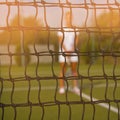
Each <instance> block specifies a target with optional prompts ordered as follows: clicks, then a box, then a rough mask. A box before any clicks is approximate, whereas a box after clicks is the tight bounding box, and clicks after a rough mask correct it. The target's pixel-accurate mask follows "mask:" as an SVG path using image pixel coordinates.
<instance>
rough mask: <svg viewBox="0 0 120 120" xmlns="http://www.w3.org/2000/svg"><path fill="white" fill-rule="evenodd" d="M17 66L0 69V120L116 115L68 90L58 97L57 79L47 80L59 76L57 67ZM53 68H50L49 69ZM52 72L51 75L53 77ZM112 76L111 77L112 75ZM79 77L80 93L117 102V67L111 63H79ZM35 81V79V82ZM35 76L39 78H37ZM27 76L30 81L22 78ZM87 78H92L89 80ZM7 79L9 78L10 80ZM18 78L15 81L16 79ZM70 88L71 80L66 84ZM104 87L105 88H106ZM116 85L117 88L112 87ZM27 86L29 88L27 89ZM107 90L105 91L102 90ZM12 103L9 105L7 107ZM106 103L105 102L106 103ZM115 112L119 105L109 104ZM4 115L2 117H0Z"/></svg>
mask: <svg viewBox="0 0 120 120" xmlns="http://www.w3.org/2000/svg"><path fill="white" fill-rule="evenodd" d="M36 67H37V66H36V65H28V66H25V67H18V66H1V69H0V75H1V78H3V79H1V81H0V88H3V89H1V90H2V91H1V93H0V103H3V104H4V105H6V106H4V107H0V120H1V119H2V115H3V117H4V120H8V119H9V120H13V119H14V118H16V120H27V119H29V118H30V119H31V120H40V119H42V118H43V119H44V120H57V119H58V117H59V119H60V120H68V119H70V118H71V119H72V120H81V119H84V120H92V119H93V117H94V119H95V120H107V119H108V116H109V119H110V120H117V119H118V114H117V113H115V112H113V111H111V110H110V111H109V110H108V109H106V108H104V107H102V106H98V103H93V102H91V101H90V100H88V99H85V98H84V97H82V96H78V95H76V94H74V93H72V92H70V91H68V92H67V93H66V94H63V95H60V94H59V93H58V91H56V90H57V89H56V86H57V85H58V83H59V80H58V79H55V78H54V79H47V78H46V77H53V76H54V75H55V76H58V75H59V70H60V68H59V65H58V64H53V66H51V65H50V64H40V65H39V66H38V67H37V68H36ZM52 67H53V69H52ZM53 73H54V74H53ZM104 73H105V74H106V75H107V76H113V75H115V76H116V79H106V78H104V79H97V78H96V79H95V77H96V76H102V77H104ZM113 73H114V74H113ZM79 74H80V75H81V76H82V79H79V80H78V81H79V82H78V83H79V86H80V87H81V89H82V92H83V93H84V94H87V95H88V96H90V95H92V97H94V98H96V99H98V102H100V101H99V100H107V102H109V100H113V101H114V99H117V100H120V94H119V93H120V69H119V65H117V66H116V67H115V68H114V65H112V64H105V65H104V66H103V65H101V64H93V65H92V66H90V65H85V64H80V66H79ZM36 76H37V78H39V79H38V80H37V79H36ZM38 76H39V77H38ZM26 77H29V78H30V79H26ZM90 77H92V78H94V79H89V78H90ZM10 78H11V79H10ZM16 78H19V79H16ZM67 84H68V86H70V87H71V86H72V80H68V81H67ZM107 85H108V86H107ZM116 85H117V86H116ZM29 86H30V87H29ZM106 87H107V88H106ZM11 103H12V105H11ZM107 104H108V103H107ZM109 104H110V105H111V106H113V107H115V108H116V109H117V108H118V106H120V102H118V103H116V102H115V101H114V102H109ZM3 113H4V114H3Z"/></svg>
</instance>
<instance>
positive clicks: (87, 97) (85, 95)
mask: <svg viewBox="0 0 120 120" xmlns="http://www.w3.org/2000/svg"><path fill="white" fill-rule="evenodd" d="M113 85H114V84H111V85H110V86H111V87H112V86H113ZM104 86H105V84H101V85H95V86H94V87H95V88H100V87H104ZM110 86H109V87H110ZM117 86H119V87H120V84H118V85H117ZM28 89H29V88H27V87H18V88H15V89H14V90H15V91H26V90H27V91H28ZM41 89H42V90H55V89H56V88H55V86H46V87H42V88H41ZM30 90H33V91H34V90H39V87H36V86H35V87H31V89H30ZM3 91H4V92H9V91H12V88H3ZM69 91H71V92H72V90H71V89H69ZM75 94H76V95H78V96H80V94H79V93H78V94H77V93H75ZM82 97H83V98H85V99H87V100H89V101H91V98H90V96H89V95H87V94H85V93H82ZM92 100H93V101H98V99H96V98H94V97H92ZM97 105H99V106H101V107H104V108H106V109H109V105H108V104H107V103H98V104H97ZM110 110H111V111H112V112H114V113H117V114H118V109H117V108H116V107H114V106H111V105H110ZM119 115H120V113H119Z"/></svg>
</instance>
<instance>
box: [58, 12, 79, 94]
mask: <svg viewBox="0 0 120 120" xmlns="http://www.w3.org/2000/svg"><path fill="white" fill-rule="evenodd" d="M71 21H72V14H71V13H70V12H69V11H68V12H66V14H65V22H66V26H65V27H64V28H63V31H60V32H58V40H59V52H60V53H61V54H60V55H59V63H60V77H61V78H63V76H64V75H65V73H66V70H67V66H68V65H70V67H71V71H72V75H73V76H77V63H78V56H77V53H75V46H76V45H77V43H78V32H76V29H73V28H72V25H71ZM62 53H64V54H65V55H63V54H62ZM64 83H65V82H64V79H60V83H59V93H60V94H64V93H65V85H64ZM72 91H73V92H75V93H77V94H79V93H80V89H79V87H78V83H77V80H73V88H72Z"/></svg>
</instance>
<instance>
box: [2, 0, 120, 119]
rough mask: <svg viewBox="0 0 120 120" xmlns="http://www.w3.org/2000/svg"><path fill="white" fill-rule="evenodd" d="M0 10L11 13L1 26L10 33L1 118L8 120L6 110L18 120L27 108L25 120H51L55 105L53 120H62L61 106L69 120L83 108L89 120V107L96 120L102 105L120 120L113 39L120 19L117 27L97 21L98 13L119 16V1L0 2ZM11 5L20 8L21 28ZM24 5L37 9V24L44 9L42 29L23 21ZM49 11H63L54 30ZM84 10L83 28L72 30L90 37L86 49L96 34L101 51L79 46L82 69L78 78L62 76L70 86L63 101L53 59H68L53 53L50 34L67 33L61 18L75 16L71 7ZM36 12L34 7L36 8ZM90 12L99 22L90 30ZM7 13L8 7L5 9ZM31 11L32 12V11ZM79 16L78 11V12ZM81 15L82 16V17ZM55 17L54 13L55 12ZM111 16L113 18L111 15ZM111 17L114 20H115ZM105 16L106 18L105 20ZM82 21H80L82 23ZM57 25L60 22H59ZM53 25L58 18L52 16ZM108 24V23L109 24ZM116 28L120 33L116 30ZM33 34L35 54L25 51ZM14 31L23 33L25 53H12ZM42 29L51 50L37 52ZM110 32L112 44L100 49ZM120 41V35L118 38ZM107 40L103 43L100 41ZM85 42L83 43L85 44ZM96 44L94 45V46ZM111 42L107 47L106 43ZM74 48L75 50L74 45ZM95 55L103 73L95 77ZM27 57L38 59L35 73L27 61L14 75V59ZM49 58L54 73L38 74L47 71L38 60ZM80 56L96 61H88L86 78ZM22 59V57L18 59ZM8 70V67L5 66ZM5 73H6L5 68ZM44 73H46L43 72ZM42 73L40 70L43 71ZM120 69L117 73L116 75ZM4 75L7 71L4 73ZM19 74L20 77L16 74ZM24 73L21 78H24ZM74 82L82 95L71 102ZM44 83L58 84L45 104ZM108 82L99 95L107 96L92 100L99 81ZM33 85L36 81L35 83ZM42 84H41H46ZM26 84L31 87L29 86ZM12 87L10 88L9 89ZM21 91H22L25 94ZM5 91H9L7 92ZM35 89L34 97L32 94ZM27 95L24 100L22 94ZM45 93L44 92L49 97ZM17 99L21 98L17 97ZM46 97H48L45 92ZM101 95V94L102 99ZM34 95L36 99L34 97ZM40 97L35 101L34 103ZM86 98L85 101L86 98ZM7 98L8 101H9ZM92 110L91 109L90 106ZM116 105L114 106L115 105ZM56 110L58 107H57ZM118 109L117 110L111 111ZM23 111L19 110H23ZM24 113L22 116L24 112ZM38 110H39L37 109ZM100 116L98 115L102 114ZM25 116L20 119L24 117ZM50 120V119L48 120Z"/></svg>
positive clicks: (119, 56) (118, 57) (119, 77)
mask: <svg viewBox="0 0 120 120" xmlns="http://www.w3.org/2000/svg"><path fill="white" fill-rule="evenodd" d="M0 7H1V8H2V7H5V8H6V9H7V14H6V16H5V19H3V21H2V22H4V23H5V25H2V24H0V30H1V31H2V32H3V31H6V32H7V33H8V34H9V37H8V40H7V44H6V45H7V52H1V51H0V119H1V120H4V119H7V117H6V116H8V114H9V113H7V112H8V111H11V115H10V117H11V120H12V119H13V120H17V119H19V117H20V116H21V115H22V114H23V112H25V111H24V110H23V109H25V110H26V111H27V112H26V117H25V118H24V119H28V120H32V119H41V120H45V119H47V118H46V116H47V112H48V111H47V109H49V108H50V107H53V109H55V113H56V115H55V116H54V117H55V119H58V120H61V119H62V115H63V113H62V111H63V109H64V108H63V106H65V109H66V111H68V112H67V113H66V114H67V119H69V120H71V119H74V118H73V114H72V112H73V109H74V108H73V106H74V105H76V106H78V107H79V106H80V108H81V109H80V112H78V113H79V114H78V115H77V116H78V118H79V119H81V120H85V119H87V117H86V116H87V114H88V113H87V112H86V111H87V109H88V107H90V108H91V109H90V110H91V115H90V118H91V119H92V120H94V119H97V117H96V114H97V112H98V111H97V109H98V107H97V105H101V106H103V107H106V108H107V110H106V113H107V117H106V119H111V114H112V113H111V111H115V118H116V119H118V120H120V95H119V92H120V89H119V83H120V71H119V67H120V63H119V60H120V49H117V50H116V49H114V46H113V45H114V40H115V39H116V36H118V35H119V32H120V30H119V27H120V19H119V24H118V25H117V26H114V25H113V24H114V23H113V19H109V23H111V24H110V25H108V26H103V27H101V26H99V24H98V23H97V11H99V10H108V11H111V12H113V11H117V12H118V14H119V15H120V2H119V1H118V0H113V1H110V0H106V2H104V3H102V2H101V3H97V0H89V1H88V0H84V1H79V2H78V1H76V2H75V1H74V2H73V1H69V0H64V1H62V0H55V2H53V1H49V2H48V0H30V1H27V0H21V1H19V0H15V1H12V0H1V1H0ZM12 7H16V10H17V17H18V24H17V25H15V26H14V25H11V24H10V19H11V11H12ZM21 7H32V8H34V19H35V20H36V19H37V18H38V17H39V14H40V10H39V9H40V8H41V9H42V11H43V13H42V14H43V16H42V17H43V21H44V25H43V26H39V25H36V24H34V25H33V26H25V25H24V24H23V23H22V21H21V15H20V14H22V13H21V11H20V10H21ZM49 8H57V9H59V10H60V12H58V13H59V15H58V17H60V20H59V25H58V26H52V25H50V24H49V22H48V21H49V20H48V14H50V13H48V11H49V10H48V9H49ZM76 8H78V9H82V10H85V11H86V15H85V16H86V17H85V19H84V25H83V26H81V25H73V24H72V28H73V29H74V30H76V29H77V30H76V31H75V32H80V33H85V34H86V35H87V40H86V46H87V47H88V46H89V44H90V41H91V39H90V38H91V37H92V36H93V34H97V39H98V41H97V44H98V45H97V47H98V49H95V48H91V49H92V50H90V51H89V50H88V51H82V50H81V48H79V47H78V48H76V49H75V53H76V54H77V56H78V61H79V62H78V65H77V74H78V75H77V76H73V75H72V76H71V75H70V76H66V75H64V76H63V77H62V78H63V79H64V80H65V84H66V93H65V94H64V95H62V97H63V98H64V100H61V98H59V97H60V96H61V95H60V96H59V93H58V89H59V80H60V79H61V77H60V76H59V74H57V72H56V69H55V56H59V55H61V54H62V55H63V56H64V57H65V58H66V56H67V54H66V53H64V52H59V51H58V50H53V49H51V47H50V44H51V43H50V42H51V41H50V40H51V39H50V37H51V32H59V31H61V32H62V33H63V32H64V28H65V27H63V25H64V22H63V17H64V12H65V10H64V9H69V10H70V11H71V12H73V11H74V10H73V9H76ZM32 10H33V9H32ZM90 10H92V11H93V21H95V24H94V25H92V26H90V25H88V21H91V19H89V14H90ZM3 11H4V9H3ZM30 12H31V10H30ZM78 13H79V11H78ZM79 14H80V13H79ZM51 15H52V13H51ZM112 15H113V14H112ZM112 15H111V16H112ZM103 18H104V17H103ZM80 19H81V18H79V20H80ZM55 20H56V21H57V19H55ZM53 21H54V18H53ZM106 24H107V23H106ZM115 29H116V30H115ZM30 30H31V31H32V32H33V34H34V40H33V42H32V48H33V51H34V52H30V53H27V52H26V49H25V31H30ZM13 31H20V35H21V36H22V41H21V43H20V44H21V47H22V48H23V49H21V50H22V51H21V53H14V52H12V50H11V44H12V37H13V36H14V35H13V33H12V32H13ZM38 31H42V32H47V44H46V45H45V46H47V50H40V51H39V50H38V48H37V43H36V42H37V41H36V38H37V35H38V34H37V32H38ZM104 33H106V34H109V35H111V36H112V37H111V39H112V42H111V44H110V50H108V51H107V50H105V49H106V48H105V49H104V48H102V47H103V46H102V47H101V44H102V43H101V39H102V37H103V36H102V35H103V34H104ZM118 37H119V36H118ZM3 41H4V40H3ZM102 42H103V41H102ZM81 44H82V43H81ZM93 44H95V43H93ZM107 44H108V43H107ZM93 46H94V45H93ZM75 47H76V46H75ZM96 54H97V57H98V58H99V59H100V65H101V66H100V69H101V71H102V72H101V73H102V74H99V73H97V71H98V72H99V70H98V69H99V68H96V70H95V71H96V73H95V74H94V73H92V70H93V67H94V65H95V63H94V59H95V56H96ZM27 55H29V56H35V58H36V63H35V64H34V65H33V69H30V68H29V64H27V63H26V62H25V61H23V64H24V65H23V66H22V67H19V66H18V67H19V69H21V71H22V73H18V74H17V73H16V72H17V69H18V68H16V67H15V65H14V64H13V59H14V57H15V56H23V57H26V56H27ZM4 56H7V57H8V61H9V65H7V66H4V65H3V64H2V62H3V61H2V57H4ZM46 56H48V57H49V58H50V59H51V60H50V66H49V65H48V67H50V71H49V72H50V73H51V74H47V73H44V75H41V74H40V69H43V68H44V67H43V68H42V67H41V64H40V60H41V58H42V57H46ZM81 57H83V58H84V57H85V58H86V57H89V58H92V59H93V60H91V62H89V63H88V65H87V67H86V69H85V74H84V73H83V72H82V68H81V64H82V63H81ZM107 57H108V58H110V59H112V63H111V64H112V67H111V69H110V71H112V72H111V74H108V71H107V70H108V69H106V58H107ZM19 59H20V58H19ZM110 59H107V62H109V60H110ZM5 67H6V68H5ZM4 69H6V71H5V70H4ZM29 70H30V71H32V72H33V75H31V74H29ZM43 70H44V69H43ZM41 71H42V70H41ZM116 71H118V73H116ZM4 72H5V73H4ZM14 74H17V75H14ZM20 75H21V76H20ZM73 79H76V80H78V82H79V84H80V95H78V98H77V99H75V100H74V99H70V95H69V91H70V90H71V89H70V88H69V87H70V85H69V84H70V83H69V81H72V80H73ZM44 81H47V82H48V83H49V82H50V81H54V83H55V86H54V87H53V88H51V89H52V90H54V92H53V93H52V95H51V96H50V95H49V98H52V99H48V100H46V99H45V98H46V97H48V96H45V97H44V99H45V101H44V100H43V98H42V96H43V94H44V92H43V86H42V85H43V84H46V83H44ZM85 81H87V82H88V83H89V85H88V84H87V83H86V84H87V85H86V86H84V84H85V83H84V82H85ZM96 81H98V82H101V81H102V82H104V83H105V88H104V93H101V94H102V95H103V97H100V98H98V99H95V98H94V92H95V86H94V84H95V82H96ZM34 82H35V83H34ZM42 82H43V83H42ZM110 82H112V83H113V86H112V90H111V91H112V92H110ZM19 84H20V85H21V86H22V87H21V88H17V86H18V87H19V86H20V85H19ZM34 84H35V85H37V87H34ZM25 86H27V88H26V87H25ZM8 87H9V89H8ZM49 88H50V87H49V86H47V85H46V88H45V89H47V90H46V91H47V92H49ZM85 88H88V94H89V95H88V96H85V94H84V93H83V91H84V89H85ZM22 90H23V91H22ZM6 91H9V92H8V93H7V92H6ZM32 91H33V92H34V91H36V92H35V93H33V92H32ZM109 92H110V93H111V94H112V95H111V96H112V97H109V94H110V93H109ZM23 93H24V94H25V96H24V95H23ZM45 94H46V93H45ZM17 95H18V96H17ZM46 95H47V94H46ZM102 95H101V96H102ZM22 96H23V97H24V98H23V100H16V98H15V97H18V99H20V98H22ZM31 96H33V98H32V97H31ZM34 98H35V99H37V100H36V101H35V100H34ZM86 99H87V100H86ZM7 100H8V101H7ZM87 106H88V107H87ZM113 106H115V107H113ZM54 107H55V108H54ZM112 108H113V109H115V110H113V109H112ZM20 109H21V110H20ZM35 109H38V112H37V113H38V117H37V118H33V114H35ZM22 110H23V112H22ZM36 111H37V110H36ZM49 112H50V113H49V114H52V113H51V110H50V111H49ZM99 117H100V116H99ZM20 118H22V117H20ZM48 119H50V118H48Z"/></svg>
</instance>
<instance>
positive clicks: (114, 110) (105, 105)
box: [75, 93, 120, 114]
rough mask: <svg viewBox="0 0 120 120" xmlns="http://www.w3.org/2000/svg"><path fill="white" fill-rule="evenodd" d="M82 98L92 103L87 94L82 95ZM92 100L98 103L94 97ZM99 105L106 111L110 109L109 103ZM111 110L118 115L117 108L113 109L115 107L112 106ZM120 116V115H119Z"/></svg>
mask: <svg viewBox="0 0 120 120" xmlns="http://www.w3.org/2000/svg"><path fill="white" fill-rule="evenodd" d="M75 94H76V95H78V96H80V94H77V93H75ZM82 97H83V98H85V99H87V100H89V101H91V98H90V96H89V95H87V94H85V93H82ZM92 100H93V101H98V99H96V98H94V97H92ZM97 105H99V106H101V107H104V108H106V109H109V105H108V104H107V103H98V104H97ZM110 110H111V111H112V112H114V113H117V114H118V109H117V108H116V107H113V106H110ZM119 114H120V113H119Z"/></svg>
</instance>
